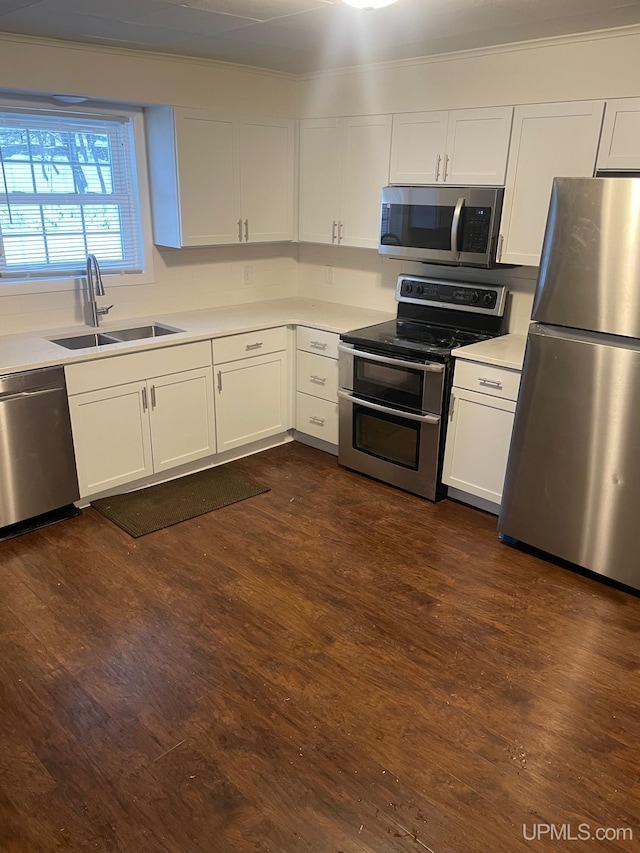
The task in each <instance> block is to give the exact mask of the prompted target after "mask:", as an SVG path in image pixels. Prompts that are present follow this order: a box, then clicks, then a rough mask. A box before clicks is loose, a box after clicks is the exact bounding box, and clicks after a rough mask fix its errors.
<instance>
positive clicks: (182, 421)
mask: <svg viewBox="0 0 640 853" xmlns="http://www.w3.org/2000/svg"><path fill="white" fill-rule="evenodd" d="M147 385H148V390H149V396H148V399H149V405H150V419H151V444H152V448H153V467H154V471H156V472H158V471H166V470H167V469H168V468H175V467H176V466H177V465H184V464H186V463H187V462H193V461H194V460H196V459H202V458H203V457H205V456H211V455H212V454H213V453H215V450H216V447H215V432H214V425H213V371H212V369H211V368H210V367H205V368H201V369H199V370H187V371H185V372H184V373H173V374H171V375H169V376H161V377H157V378H155V379H150V380H149V382H148V383H147Z"/></svg>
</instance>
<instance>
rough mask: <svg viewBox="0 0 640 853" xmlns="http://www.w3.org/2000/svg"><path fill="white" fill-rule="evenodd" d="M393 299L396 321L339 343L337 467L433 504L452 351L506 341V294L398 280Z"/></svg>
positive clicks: (438, 489) (499, 289)
mask: <svg viewBox="0 0 640 853" xmlns="http://www.w3.org/2000/svg"><path fill="white" fill-rule="evenodd" d="M396 300H397V302H398V314H397V318H396V319H395V320H390V321H388V322H387V323H378V324H377V325H375V326H366V327H365V328H362V329H355V330H354V331H351V332H346V333H345V334H342V335H341V336H340V346H339V350H340V353H339V376H340V390H339V391H338V396H339V419H340V420H339V448H338V461H339V462H340V464H341V465H344V466H345V467H347V468H352V469H353V470H355V471H359V472H361V473H362V474H368V475H369V476H370V477H375V478H376V479H378V480H382V481H384V482H385V483H390V484H391V485H394V486H398V487H399V488H401V489H405V490H406V491H408V492H413V493H414V494H416V495H420V496H421V497H425V498H429V499H430V500H437V499H438V498H439V497H443V496H444V494H445V493H446V487H445V486H443V485H442V482H441V471H442V458H443V455H444V439H445V433H446V423H447V413H448V405H449V396H450V390H451V383H452V379H453V359H452V357H451V351H452V350H453V349H455V348H456V347H460V346H465V345H466V344H471V343H476V342H477V341H482V340H485V339H487V338H491V337H495V336H496V335H501V334H504V332H505V330H506V328H505V327H506V305H507V290H506V288H505V287H503V286H502V285H488V286H487V285H479V284H467V283H459V282H451V281H442V280H439V279H434V278H423V277H421V276H411V275H401V276H400V277H399V278H398V284H397V287H396Z"/></svg>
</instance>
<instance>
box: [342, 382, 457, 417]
mask: <svg viewBox="0 0 640 853" xmlns="http://www.w3.org/2000/svg"><path fill="white" fill-rule="evenodd" d="M338 397H342V399H343V400H349V401H350V402H351V403H357V404H358V405H359V406H362V407H363V408H365V409H373V410H374V411H375V412H384V414H385V415H395V416H396V417H397V418H404V419H405V420H407V421H419V422H420V423H423V424H439V423H440V417H439V415H414V414H413V412H403V411H402V410H400V409H389V408H388V407H387V406H380V405H378V403H370V402H369V401H368V400H362V399H361V398H360V397H354V396H353V394H349V392H348V391H342V389H341V390H339V391H338Z"/></svg>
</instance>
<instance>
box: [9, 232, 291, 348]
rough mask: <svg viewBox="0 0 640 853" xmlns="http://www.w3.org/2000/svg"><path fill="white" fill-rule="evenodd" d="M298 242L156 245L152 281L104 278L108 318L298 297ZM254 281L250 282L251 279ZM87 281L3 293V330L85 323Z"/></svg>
mask: <svg viewBox="0 0 640 853" xmlns="http://www.w3.org/2000/svg"><path fill="white" fill-rule="evenodd" d="M297 259H298V247H297V245H296V244H294V243H280V244H275V243H274V244H270V245H255V246H225V247H217V248H207V249H177V250H176V249H156V250H155V251H154V259H153V264H154V277H155V282H154V283H153V284H146V285H145V284H143V285H135V286H113V284H112V286H111V287H110V286H109V284H110V280H109V277H108V276H106V275H105V276H104V283H105V296H104V297H101V298H100V299H99V300H98V303H99V304H100V305H111V304H112V303H113V308H112V309H111V311H110V313H109V320H108V322H111V321H119V320H129V319H132V318H137V317H149V318H152V317H153V316H154V315H160V314H168V313H173V312H180V311H194V310H198V309H200V308H202V309H204V308H216V307H219V306H223V305H238V304H242V303H247V302H260V301H262V300H265V299H281V298H284V297H288V296H296V295H297V288H298V263H297ZM249 279H250V283H247V282H248V280H249ZM82 286H83V283H82V282H81V281H79V282H78V284H77V287H76V289H75V290H67V291H58V292H54V293H26V294H24V295H11V296H0V334H2V335H8V334H14V333H20V332H30V331H38V330H43V329H57V328H65V327H68V326H82V327H84V316H83V309H82V306H83V301H84V294H83V293H82Z"/></svg>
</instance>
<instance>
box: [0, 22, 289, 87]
mask: <svg viewBox="0 0 640 853" xmlns="http://www.w3.org/2000/svg"><path fill="white" fill-rule="evenodd" d="M3 42H8V43H14V44H25V45H35V46H36V47H48V48H54V49H58V50H74V51H78V52H80V53H89V52H90V53H104V54H106V55H110V56H127V57H129V58H133V59H135V58H136V57H146V58H148V59H161V60H162V61H163V62H174V63H178V64H181V65H195V66H197V67H204V68H219V69H221V70H224V71H237V72H240V73H245V74H254V75H255V74H258V75H260V76H261V77H275V78H277V79H279V80H289V81H290V82H293V83H295V82H296V81H297V80H298V75H297V74H290V73H288V72H286V71H275V70H274V69H272V68H261V67H259V66H254V65H243V64H241V63H236V62H226V61H223V60H220V59H206V58H204V57H200V56H184V55H182V54H175V53H163V52H162V51H157V50H145V49H144V48H131V47H114V46H113V45H107V44H98V43H97V42H80V41H67V40H64V39H48V38H42V37H41V36H28V35H22V34H19V33H5V32H0V44H2V43H3Z"/></svg>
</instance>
